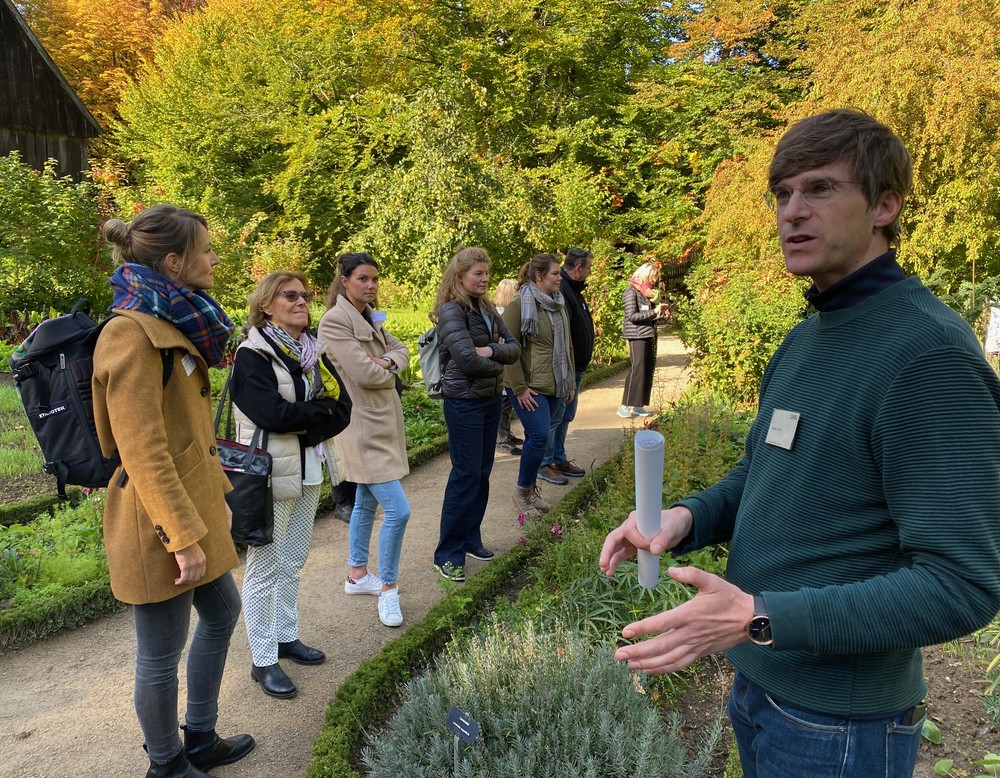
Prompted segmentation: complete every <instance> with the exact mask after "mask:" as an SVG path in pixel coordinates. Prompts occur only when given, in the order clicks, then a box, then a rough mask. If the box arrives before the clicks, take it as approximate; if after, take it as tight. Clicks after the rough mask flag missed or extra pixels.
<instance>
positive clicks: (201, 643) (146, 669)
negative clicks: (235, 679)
mask: <svg viewBox="0 0 1000 778" xmlns="http://www.w3.org/2000/svg"><path fill="white" fill-rule="evenodd" d="M192 605H193V606H194V609H195V610H196V611H198V626H197V627H195V631H194V638H192V640H191V650H190V651H189V652H188V661H187V714H186V716H185V723H186V724H187V727H188V729H190V730H191V731H192V732H207V731H209V730H212V729H215V724H216V721H217V719H218V717H219V688H220V687H221V686H222V672H223V670H225V668H226V654H228V653H229V638H230V637H231V636H232V634H233V629H234V628H235V627H236V622H237V620H238V619H239V617H240V595H239V592H238V591H237V590H236V584H235V583H233V576H232V574H231V573H226V574H225V575H222V576H220V577H219V578H216V579H215V580H214V581H210V582H209V583H207V584H203V585H202V586H198V587H196V588H195V589H191V590H189V591H186V592H184V593H183V594H179V595H178V596H177V597H173V598H171V599H169V600H165V601H164V602H154V603H150V604H148V605H136V606H134V607H133V608H132V611H133V613H134V615H135V634H136V642H137V644H138V653H137V656H136V660H135V712H136V714H137V715H138V717H139V726H140V727H141V728H142V734H143V737H145V739H146V749H147V750H148V751H149V758H150V759H151V760H153V761H154V762H156V763H158V764H164V763H166V762H169V761H170V760H171V759H173V758H174V757H175V756H177V754H178V753H180V750H181V748H182V747H183V746H182V744H181V740H180V735H179V734H178V729H177V667H178V665H179V664H180V658H181V652H182V651H183V650H184V644H185V643H187V636H188V626H189V624H190V622H191V606H192Z"/></svg>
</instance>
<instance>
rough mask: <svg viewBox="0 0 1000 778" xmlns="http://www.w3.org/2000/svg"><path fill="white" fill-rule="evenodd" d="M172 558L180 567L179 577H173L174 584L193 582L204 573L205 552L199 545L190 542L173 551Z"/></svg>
mask: <svg viewBox="0 0 1000 778" xmlns="http://www.w3.org/2000/svg"><path fill="white" fill-rule="evenodd" d="M174 559H175V560H177V567H178V568H179V569H180V572H181V574H180V577H178V578H175V579H174V585H175V586H183V585H184V584H189V583H194V582H195V581H198V580H200V579H201V578H202V577H204V575H205V552H204V551H202V550H201V546H199V545H198V544H197V543H192V544H191V545H190V546H188V547H187V548H182V549H181V550H180V551H175V552H174Z"/></svg>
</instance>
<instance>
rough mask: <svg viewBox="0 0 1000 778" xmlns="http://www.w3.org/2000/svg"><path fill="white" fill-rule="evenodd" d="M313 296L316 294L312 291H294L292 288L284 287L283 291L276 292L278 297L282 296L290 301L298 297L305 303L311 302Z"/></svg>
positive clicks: (292, 301)
mask: <svg viewBox="0 0 1000 778" xmlns="http://www.w3.org/2000/svg"><path fill="white" fill-rule="evenodd" d="M315 296H316V295H315V293H313V292H296V291H295V290H294V289H286V290H285V291H283V292H278V297H283V298H284V299H286V300H288V302H290V303H294V302H295V301H296V300H298V299H299V298H300V297H301V298H302V299H303V300H305V301H306V302H307V303H311V302H312V301H313V298H314V297H315Z"/></svg>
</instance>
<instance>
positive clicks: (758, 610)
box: [747, 594, 774, 646]
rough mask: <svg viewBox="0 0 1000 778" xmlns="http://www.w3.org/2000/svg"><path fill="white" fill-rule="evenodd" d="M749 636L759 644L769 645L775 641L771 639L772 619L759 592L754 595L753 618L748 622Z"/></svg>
mask: <svg viewBox="0 0 1000 778" xmlns="http://www.w3.org/2000/svg"><path fill="white" fill-rule="evenodd" d="M747 637H748V638H750V642H751V643H753V644H755V645H758V646H769V645H771V643H773V642H774V641H773V640H772V639H771V619H770V618H769V617H768V615H767V607H766V606H765V605H764V598H763V597H762V596H761V595H759V594H755V595H754V596H753V618H752V619H750V622H749V623H748V624H747Z"/></svg>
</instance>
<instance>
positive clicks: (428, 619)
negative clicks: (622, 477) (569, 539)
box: [306, 379, 625, 778]
mask: <svg viewBox="0 0 1000 778" xmlns="http://www.w3.org/2000/svg"><path fill="white" fill-rule="evenodd" d="M598 380H599V379H598ZM624 453H625V444H624V443H623V444H622V447H621V448H620V449H619V451H618V452H617V453H616V454H614V455H613V456H612V457H611V458H610V459H608V460H607V461H606V462H605V463H604V464H603V465H601V466H600V467H598V468H597V469H596V470H594V471H593V473H591V475H590V476H588V477H587V478H585V479H584V480H583V481H582V482H581V483H579V484H577V485H576V486H575V487H573V489H572V490H571V491H570V492H569V493H568V494H566V496H565V497H563V498H562V500H560V501H559V502H558V503H557V504H556V505H555V506H554V507H553V508H552V510H551V511H550V512H549V513H548V514H546V516H545V519H544V521H542V522H537V523H535V525H534V526H533V527H532V529H531V530H530V531H529V532H528V533H527V534H526V543H525V544H524V545H520V544H519V545H516V546H513V547H512V548H510V549H509V550H508V551H506V552H504V553H503V554H501V555H500V556H498V557H497V558H496V559H495V560H494V561H493V562H491V563H490V565H489V566H488V567H486V568H485V569H483V570H481V571H480V572H478V573H476V574H475V575H473V576H471V577H470V578H469V579H468V580H467V581H466V582H465V583H464V584H462V585H461V586H460V587H456V588H455V589H454V590H453V591H451V592H450V593H449V594H448V595H447V596H446V597H445V598H444V599H443V600H441V601H440V602H439V603H437V604H436V605H435V606H434V607H433V608H431V609H430V611H429V612H428V613H427V615H426V616H424V618H422V619H421V620H420V621H418V622H417V623H416V624H414V625H413V626H412V627H410V628H409V629H408V630H407V631H406V632H405V633H403V634H402V635H401V636H399V637H398V638H396V639H395V640H393V641H391V642H390V643H387V644H386V645H385V646H384V647H383V648H382V650H381V651H380V652H379V653H378V654H376V655H375V656H373V657H371V658H370V659H367V660H365V661H364V662H363V663H362V664H361V665H360V666H359V667H358V668H357V669H356V670H355V671H354V672H353V673H351V674H350V675H349V676H348V677H347V678H346V679H345V680H344V683H343V684H341V686H340V688H339V689H338V690H337V693H336V694H335V695H334V697H333V699H332V700H331V701H330V702H329V704H328V705H327V709H326V723H325V724H324V726H323V729H322V730H320V732H319V733H318V734H317V735H316V739H315V741H314V742H313V751H312V753H313V755H312V760H311V761H310V763H309V767H308V770H307V772H306V776H307V778H344V777H345V776H350V777H351V778H360V775H361V774H360V773H358V772H356V771H355V770H354V769H353V768H352V761H354V760H356V759H357V758H358V756H359V755H360V751H361V746H362V740H363V737H364V734H365V732H364V727H365V726H366V725H369V726H370V725H371V724H373V723H376V722H378V721H380V720H382V718H383V717H384V716H385V715H386V711H387V710H388V709H390V708H392V707H394V706H395V703H396V700H397V698H398V695H399V692H400V687H401V685H402V684H403V683H405V682H406V681H407V680H409V678H410V676H411V674H412V672H413V670H414V669H415V668H417V667H419V666H420V665H421V664H423V663H425V662H426V661H427V660H428V659H429V658H430V657H432V656H433V655H435V654H437V653H438V652H440V651H441V650H442V649H443V648H444V647H445V645H447V643H448V641H450V640H451V638H452V636H453V634H454V632H455V631H456V629H457V628H460V627H464V626H467V625H468V624H470V623H472V622H473V620H474V619H475V618H476V617H477V616H478V615H479V614H480V613H482V612H483V611H485V610H486V609H487V608H488V607H489V606H490V605H491V604H492V603H493V602H494V601H495V600H496V598H497V597H498V596H499V595H500V594H501V593H502V592H503V591H504V590H505V589H506V588H507V587H508V586H509V585H510V583H511V581H513V580H514V579H515V578H516V577H517V576H518V575H521V574H522V573H523V572H524V570H525V568H526V567H527V566H528V564H529V563H530V562H531V561H532V560H533V559H535V558H536V557H537V556H538V555H540V554H541V553H542V552H543V550H544V549H545V548H546V547H547V546H548V545H549V544H550V543H551V538H550V534H551V533H550V532H549V531H548V525H549V524H550V522H551V520H552V519H558V518H563V519H566V518H569V517H571V516H573V515H575V514H576V513H578V512H579V511H581V510H583V509H584V508H585V507H586V506H587V505H589V504H590V502H591V501H592V500H593V498H594V497H596V496H597V495H598V494H600V492H601V489H602V487H603V484H604V483H606V481H607V479H608V477H609V476H610V474H611V473H612V472H613V471H614V470H615V469H617V468H619V467H620V466H621V461H622V457H623V456H624Z"/></svg>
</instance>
